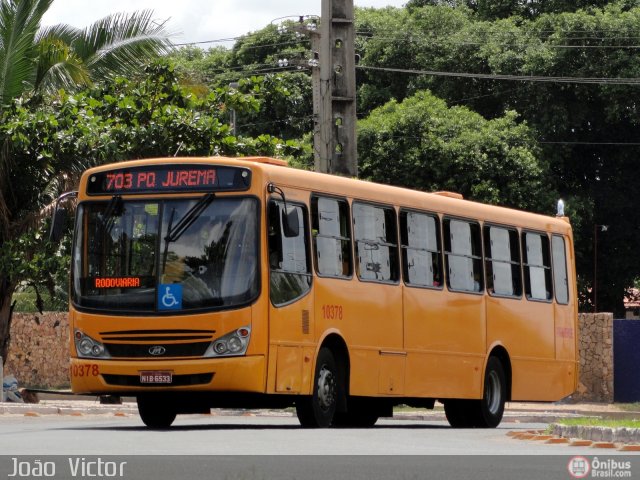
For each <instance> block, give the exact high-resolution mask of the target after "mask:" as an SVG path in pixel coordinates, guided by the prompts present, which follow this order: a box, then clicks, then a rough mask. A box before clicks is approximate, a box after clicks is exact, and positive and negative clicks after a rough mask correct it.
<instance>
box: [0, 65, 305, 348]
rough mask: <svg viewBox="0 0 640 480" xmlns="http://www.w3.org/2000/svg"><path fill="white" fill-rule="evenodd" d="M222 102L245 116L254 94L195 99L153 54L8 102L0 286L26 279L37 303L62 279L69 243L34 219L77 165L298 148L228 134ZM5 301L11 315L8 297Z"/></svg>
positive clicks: (1, 130)
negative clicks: (133, 72)
mask: <svg viewBox="0 0 640 480" xmlns="http://www.w3.org/2000/svg"><path fill="white" fill-rule="evenodd" d="M228 108H234V109H236V110H237V111H238V112H239V113H240V114H244V115H248V114H249V112H251V111H254V110H255V109H257V108H258V102H257V101H256V100H255V98H253V96H252V95H250V94H240V93H236V94H234V95H229V93H228V91H226V90H223V89H218V90H216V91H214V92H212V93H211V94H209V95H208V96H207V97H205V98H199V97H197V96H195V95H193V94H191V93H189V92H188V90H187V89H184V88H182V87H181V86H180V84H179V83H178V80H177V77H176V76H175V74H174V72H173V70H172V68H171V67H170V66H168V65H166V64H165V63H162V62H158V63H155V64H153V65H151V66H149V67H147V68H146V69H145V70H144V71H143V72H142V74H141V75H140V76H138V77H133V78H123V77H117V78H116V79H114V80H113V81H111V82H107V83H105V84H103V85H96V86H94V87H93V88H91V89H87V90H83V91H80V92H78V93H75V94H67V93H64V92H61V93H60V94H59V95H57V96H46V97H44V98H43V99H42V102H40V103H38V104H33V103H30V102H23V101H20V100H17V101H15V102H13V104H12V105H11V107H10V108H6V109H5V110H4V111H3V112H2V116H1V117H0V138H5V140H6V144H7V146H8V148H9V149H10V150H11V151H12V152H13V153H12V156H11V160H12V163H11V167H10V168H9V169H8V170H7V174H8V177H7V179H6V182H7V183H8V184H10V185H15V186H19V188H13V189H12V190H11V197H10V201H11V203H10V205H9V209H10V210H9V211H10V212H11V219H12V221H11V223H10V224H9V226H10V230H9V231H8V234H7V236H6V237H5V238H4V240H3V243H2V248H0V272H3V275H4V277H3V278H4V279H5V284H4V285H3V288H5V289H8V288H9V287H11V288H13V290H12V291H11V294H12V293H13V291H14V290H15V288H16V286H18V285H20V284H22V285H29V286H31V287H34V288H36V294H37V295H38V301H39V303H40V304H41V303H42V301H41V299H40V295H39V292H40V290H41V289H43V288H49V289H53V288H54V287H55V286H56V285H66V283H67V282H66V281H62V279H61V278H60V277H61V276H62V277H64V276H66V275H67V274H68V269H69V267H68V265H69V264H68V254H69V245H68V243H66V244H65V245H63V249H62V250H61V251H60V250H56V249H55V247H56V246H53V245H48V244H46V242H45V238H46V235H47V232H46V223H45V224H44V225H43V224H42V222H38V221H37V220H38V217H39V215H40V212H41V210H42V208H43V207H44V206H46V205H50V204H51V202H52V201H53V200H54V199H55V198H56V197H57V195H58V194H59V192H60V191H62V190H65V189H68V190H71V189H72V188H73V187H74V186H75V185H76V183H77V179H78V177H79V175H80V174H81V173H82V171H84V170H85V169H86V168H89V167H91V166H95V165H99V164H103V163H107V162H116V161H121V160H125V159H136V158H151V157H171V156H181V157H182V156H186V157H189V156H213V155H229V156H248V155H269V156H274V157H275V156H279V157H283V156H291V155H292V154H294V153H296V152H297V151H298V150H297V145H296V144H295V143H293V142H285V141H281V140H278V139H276V138H274V137H271V136H269V135H259V136H256V137H242V136H241V137H235V136H233V135H232V134H231V130H230V127H229V125H228V123H227V121H226V113H225V110H226V109H228ZM9 281H10V282H11V283H9ZM5 291H8V290H5ZM7 295H8V293H7ZM4 301H5V304H8V305H9V307H8V309H9V310H8V311H9V313H10V312H11V303H10V302H11V296H8V298H7V299H5V300H4ZM4 358H6V357H4Z"/></svg>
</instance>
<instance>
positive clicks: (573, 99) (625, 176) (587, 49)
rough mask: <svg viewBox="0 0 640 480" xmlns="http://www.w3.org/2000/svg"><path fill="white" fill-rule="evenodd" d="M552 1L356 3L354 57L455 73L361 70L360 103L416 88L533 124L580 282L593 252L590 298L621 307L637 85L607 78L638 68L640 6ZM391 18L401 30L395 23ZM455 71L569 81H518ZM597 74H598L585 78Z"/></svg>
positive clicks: (634, 212) (628, 273) (633, 74)
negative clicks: (566, 210)
mask: <svg viewBox="0 0 640 480" xmlns="http://www.w3.org/2000/svg"><path fill="white" fill-rule="evenodd" d="M438 3H441V2H438ZM552 4H554V5H555V6H554V7H553V8H556V9H557V11H555V12H554V11H551V10H548V11H549V12H551V13H541V14H536V15H531V16H529V17H527V16H524V15H523V16H514V17H510V18H505V19H499V20H495V21H487V20H483V19H481V18H480V17H479V15H478V14H476V13H475V12H474V11H473V9H471V8H470V7H469V6H466V5H465V6H460V7H456V8H451V7H449V6H445V5H442V4H440V5H436V6H434V5H426V6H423V7H416V8H413V9H409V10H408V11H406V12H405V11H397V10H392V9H389V10H385V11H374V12H369V11H359V12H358V13H359V15H358V16H357V17H356V20H357V22H358V23H359V25H360V26H359V27H358V31H363V28H362V27H366V29H365V31H366V35H362V36H360V37H359V38H358V41H359V44H360V47H361V55H362V61H361V65H362V66H364V67H366V66H376V67H390V68H402V69H407V70H430V71H436V72H446V73H447V74H451V75H452V76H444V75H416V74H404V75H403V74H397V73H385V72H379V71H367V70H363V72H361V74H360V75H359V82H360V85H361V87H360V97H359V111H360V113H361V114H362V113H366V112H368V111H370V110H371V109H372V108H375V107H377V106H379V105H381V104H382V103H383V102H384V98H385V96H388V95H392V96H393V97H394V98H395V99H397V100H398V101H399V102H400V101H402V100H403V99H405V98H407V97H410V96H411V95H413V94H414V93H415V92H417V91H420V90H423V89H429V90H430V91H432V92H433V94H434V95H436V96H438V97H440V98H442V99H445V100H446V101H447V103H448V104H449V105H466V106H467V107H469V108H471V109H472V110H474V111H476V112H478V113H480V114H482V115H483V116H484V117H485V118H489V119H491V118H499V117H501V116H502V115H503V113H502V112H504V111H508V110H515V111H517V112H518V113H519V114H520V116H521V118H522V119H523V120H525V121H526V122H527V124H528V125H529V126H530V127H532V128H533V129H534V130H535V132H536V140H537V141H538V142H539V146H540V152H541V153H540V158H544V159H545V161H546V162H547V163H548V165H549V168H550V172H551V173H552V176H551V177H550V178H549V185H550V188H551V189H553V190H556V191H558V192H559V193H560V195H561V196H562V197H564V198H565V200H568V202H567V203H568V204H569V205H570V208H571V218H572V223H573V226H574V232H575V236H576V259H577V268H578V275H579V278H580V288H581V290H582V291H585V292H586V291H589V290H591V291H593V289H592V288H591V287H592V286H593V282H594V281H596V279H595V278H594V274H593V272H594V268H593V264H594V261H595V258H596V255H597V258H598V265H600V267H599V268H598V278H597V282H598V289H597V290H598V296H599V298H598V308H599V309H604V310H608V311H614V312H616V313H618V314H621V313H622V311H623V305H622V300H623V296H624V292H625V289H626V288H627V287H629V286H631V285H632V284H633V280H634V278H636V277H638V273H639V272H640V257H638V256H637V255H633V254H632V252H633V251H634V249H635V248H636V244H637V238H638V235H637V233H638V225H639V224H640V218H639V217H640V214H639V213H638V209H636V208H626V207H627V205H628V204H629V200H628V199H632V198H636V196H637V195H638V194H639V193H640V192H639V191H638V190H639V189H640V187H639V186H638V185H637V182H632V181H629V179H631V178H634V175H635V171H636V169H637V167H636V165H637V160H636V159H637V156H638V148H639V147H638V146H637V138H638V135H639V134H640V111H639V110H638V106H637V105H636V102H635V101H634V100H633V99H634V98H635V95H636V90H637V85H614V84H612V81H613V80H615V79H618V78H622V79H624V78H630V79H636V78H638V77H640V59H639V58H638V56H637V55H636V53H635V52H636V47H635V46H636V44H637V42H636V39H637V35H636V33H635V32H637V31H638V29H640V7H638V6H636V5H637V2H635V1H625V0H621V1H614V2H606V5H605V6H603V7H602V8H597V5H598V3H597V2H591V3H589V5H587V4H586V3H584V4H582V6H583V7H587V6H588V7H589V8H584V9H582V10H579V9H573V8H569V6H562V5H561V4H562V2H560V1H559V2H546V3H544V5H546V7H545V8H547V7H548V8H549V9H551V6H552ZM534 5H538V6H539V5H541V2H539V3H535V4H534V3H533V2H531V6H534ZM563 10H570V11H566V12H564V11H563ZM398 23H401V24H403V25H404V28H403V29H398V28H396V27H395V25H397V24H398ZM385 24H388V25H392V26H393V27H392V28H391V29H385ZM407 52H409V53H410V54H409V55H407ZM458 72H459V73H463V74H488V75H511V76H525V75H526V76H536V77H541V79H547V80H551V78H550V77H567V78H571V77H573V78H575V79H576V81H573V82H571V81H569V82H568V83H567V82H564V81H563V82H561V81H545V82H539V81H533V82H514V81H504V80H497V79H496V80H489V79H479V78H470V77H468V76H463V75H456V73H458ZM594 78H595V79H599V78H600V79H606V80H602V81H598V80H595V81H589V80H588V79H594ZM584 79H587V80H584ZM587 81H588V82H589V83H581V82H587ZM602 224H610V225H611V227H610V228H609V230H608V231H607V232H605V233H603V234H602V235H600V236H599V238H598V251H597V252H595V251H594V242H593V240H594V225H602ZM583 298H585V299H586V302H587V303H585V304H583V309H590V308H592V301H593V298H592V297H591V296H586V297H583Z"/></svg>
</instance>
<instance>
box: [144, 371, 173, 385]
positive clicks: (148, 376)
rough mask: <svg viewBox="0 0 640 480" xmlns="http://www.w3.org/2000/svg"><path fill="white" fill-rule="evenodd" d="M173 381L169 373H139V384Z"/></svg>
mask: <svg viewBox="0 0 640 480" xmlns="http://www.w3.org/2000/svg"><path fill="white" fill-rule="evenodd" d="M172 381H173V378H172V374H171V372H156V371H153V372H140V383H145V384H147V383H163V384H166V383H171V382H172Z"/></svg>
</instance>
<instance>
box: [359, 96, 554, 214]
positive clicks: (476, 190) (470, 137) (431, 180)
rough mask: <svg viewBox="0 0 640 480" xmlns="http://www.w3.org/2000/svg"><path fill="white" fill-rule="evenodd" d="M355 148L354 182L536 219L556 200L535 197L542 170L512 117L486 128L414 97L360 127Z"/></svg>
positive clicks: (549, 195)
mask: <svg viewBox="0 0 640 480" xmlns="http://www.w3.org/2000/svg"><path fill="white" fill-rule="evenodd" d="M358 148H359V151H360V155H359V160H360V172H361V176H362V177H363V178H367V179H371V180H374V181H377V182H382V183H389V184H393V185H399V186H405V187H411V188H415V189H418V190H425V191H437V190H449V191H455V192H458V193H461V194H463V195H464V196H465V198H468V199H471V200H477V201H482V202H487V203H492V204H500V205H505V206H509V207H516V208H521V209H527V210H538V211H545V210H546V211H549V209H550V208H552V206H551V205H552V202H553V200H554V199H555V198H556V195H554V192H553V191H552V190H547V191H546V192H545V194H544V195H540V191H541V190H543V186H545V185H547V175H548V167H547V165H546V164H545V163H544V162H542V161H540V160H539V158H538V156H537V147H536V142H535V139H534V137H533V132H532V130H531V129H530V128H528V127H527V126H526V124H524V123H518V122H517V115H516V114H515V113H514V112H507V113H506V114H505V115H504V116H503V117H500V118H496V119H494V120H486V119H484V118H482V117H481V116H480V115H478V114H477V113H474V112H472V111H471V110H469V109H468V108H465V107H454V108H449V107H447V105H446V104H445V102H444V101H442V100H440V99H438V98H436V97H435V96H433V95H432V94H431V93H429V92H427V91H422V92H418V93H417V94H416V95H414V96H412V97H409V98H407V99H405V100H404V101H403V102H401V103H399V102H396V101H395V100H392V101H391V102H389V103H387V104H386V105H384V106H382V107H380V108H378V109H376V110H374V111H373V112H371V115H370V116H369V117H368V118H367V119H364V120H362V121H360V122H359V124H358Z"/></svg>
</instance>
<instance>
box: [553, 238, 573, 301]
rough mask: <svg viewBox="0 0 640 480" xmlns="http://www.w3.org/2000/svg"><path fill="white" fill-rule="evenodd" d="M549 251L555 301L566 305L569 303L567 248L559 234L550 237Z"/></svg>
mask: <svg viewBox="0 0 640 480" xmlns="http://www.w3.org/2000/svg"><path fill="white" fill-rule="evenodd" d="M551 252H552V255H553V286H554V287H555V291H556V301H557V302H558V303H561V304H563V305H566V304H568V303H569V281H568V279H567V253H566V252H567V250H566V248H565V244H564V238H562V237H561V236H559V235H554V236H553V237H551Z"/></svg>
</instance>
